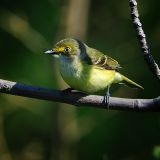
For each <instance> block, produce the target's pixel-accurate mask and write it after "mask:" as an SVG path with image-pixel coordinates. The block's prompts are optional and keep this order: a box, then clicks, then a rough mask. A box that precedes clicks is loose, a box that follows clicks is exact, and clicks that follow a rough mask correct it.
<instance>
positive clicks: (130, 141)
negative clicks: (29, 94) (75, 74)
mask: <svg viewBox="0 0 160 160" xmlns="http://www.w3.org/2000/svg"><path fill="white" fill-rule="evenodd" d="M71 3H72V0H70V1H69V0H62V1H60V0H46V1H44V0H39V1H36V0H32V1H31V0H24V1H20V0H15V1H11V0H1V1H0V78H2V79H8V80H13V81H18V82H21V83H26V84H32V85H37V86H44V87H49V88H65V87H67V86H66V85H65V86H64V83H63V82H62V80H61V78H60V76H59V74H58V69H57V66H56V64H55V63H54V60H53V59H52V58H51V57H50V56H46V55H44V54H43V52H44V51H45V50H46V49H49V48H50V47H51V46H52V44H53V43H55V42H57V40H60V39H62V38H64V37H65V36H66V35H67V36H70V34H69V33H67V34H66V31H65V27H66V26H65V24H67V19H66V16H65V14H67V13H68V12H69V6H70V5H71ZM159 6H160V1H158V0H152V1H145V0H141V1H138V8H139V13H140V18H141V20H142V24H143V28H144V30H145V33H146V35H147V40H148V43H149V45H150V48H151V52H152V54H153V56H154V58H155V60H156V61H157V63H159V62H160V56H159V50H160V45H159V43H160V20H159V16H160V14H159ZM78 8H79V6H78V0H77V6H75V8H73V10H74V11H75V14H76V11H77V9H78ZM129 11H130V10H129V4H128V1H126V0H121V1H119V0H108V1H106V0H92V1H90V3H89V6H88V16H87V20H86V23H87V25H85V27H86V28H85V29H86V32H84V34H83V36H80V35H78V36H77V37H76V38H80V39H83V40H84V41H85V42H86V43H87V44H88V45H89V46H92V47H94V48H97V49H99V50H101V51H103V52H104V53H106V54H108V55H110V56H111V57H113V58H115V59H117V60H118V61H119V63H120V64H121V65H122V67H123V68H122V69H121V72H122V73H123V74H125V75H126V76H128V77H129V78H131V79H132V80H134V81H136V82H137V83H139V84H141V85H142V86H143V87H144V88H145V89H144V91H142V90H133V89H130V88H128V87H126V86H120V85H115V86H113V87H112V91H111V95H112V96H117V97H130V98H131V97H132V98H154V97H158V96H159V89H160V85H159V82H158V80H157V79H156V78H155V77H154V76H153V75H152V73H151V72H150V71H149V69H148V67H147V65H146V64H145V62H144V60H143V55H142V53H141V51H140V47H139V43H138V41H137V38H136V33H135V31H134V29H133V26H132V22H131V18H130V12H129ZM81 12H83V10H82V11H81ZM81 16H82V15H79V17H81ZM82 18H83V17H82ZM81 25H82V23H81V21H78V23H77V26H81ZM66 28H67V27H66ZM80 28H82V27H80ZM78 33H79V32H78ZM71 35H72V34H71ZM75 36H76V35H75ZM159 65H160V63H159ZM62 83H63V84H62ZM61 84H62V85H61ZM0 159H1V160H22V159H23V160H81V159H86V160H89V159H92V160H117V159H119V160H142V159H143V160H151V159H160V114H159V113H142V112H141V113H136V112H118V111H108V110H101V109H95V108H76V107H74V106H69V107H68V105H65V104H59V103H52V102H47V101H41V100H35V99H30V98H24V97H18V96H11V95H5V94H0Z"/></svg>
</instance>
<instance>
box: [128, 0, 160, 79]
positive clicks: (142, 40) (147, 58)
mask: <svg viewBox="0 0 160 160" xmlns="http://www.w3.org/2000/svg"><path fill="white" fill-rule="evenodd" d="M129 4H130V8H131V17H132V22H133V25H134V27H135V30H136V32H137V35H138V40H139V42H140V46H141V49H142V51H143V54H144V59H145V61H146V63H147V64H148V66H149V68H150V70H151V71H152V73H153V74H154V75H155V76H156V77H157V78H158V79H160V69H159V67H158V64H157V63H156V62H155V60H154V58H153V56H152V55H151V53H150V50H149V47H148V44H147V41H146V35H145V33H144V31H143V29H142V23H141V22H140V19H139V14H138V9H137V2H136V0H129Z"/></svg>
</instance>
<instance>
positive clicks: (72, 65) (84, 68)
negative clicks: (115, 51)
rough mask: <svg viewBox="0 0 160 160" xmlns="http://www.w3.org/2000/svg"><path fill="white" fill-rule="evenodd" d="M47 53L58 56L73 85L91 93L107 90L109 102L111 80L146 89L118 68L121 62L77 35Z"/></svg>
mask: <svg viewBox="0 0 160 160" xmlns="http://www.w3.org/2000/svg"><path fill="white" fill-rule="evenodd" d="M45 53H47V54H51V55H53V56H54V57H56V58H58V64H59V68H60V73H61V75H62V77H63V79H64V81H65V82H66V83H67V84H68V85H69V86H70V87H71V88H74V89H76V90H80V91H83V92H87V93H91V94H104V93H107V94H106V95H107V96H105V101H107V103H108V100H109V99H108V98H109V86H110V85H111V84H112V83H125V84H127V85H128V86H130V87H133V88H141V89H143V87H142V86H140V85H139V84H137V83H135V82H133V81H132V80H130V79H128V78H127V77H125V76H123V75H122V74H120V73H119V72H118V70H119V68H120V65H119V64H118V62H117V61H116V60H114V59H113V58H111V57H109V56H107V55H105V54H103V53H102V52H100V51H98V50H96V49H93V48H90V47H88V46H87V45H86V44H85V43H82V42H81V41H79V40H77V39H72V38H67V39H63V40H61V41H60V42H58V43H57V44H56V45H55V46H54V48H53V49H51V50H48V51H46V52H45ZM106 91H107V92H106Z"/></svg>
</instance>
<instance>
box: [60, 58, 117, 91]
mask: <svg viewBox="0 0 160 160" xmlns="http://www.w3.org/2000/svg"><path fill="white" fill-rule="evenodd" d="M60 72H61V75H62V78H63V79H64V81H65V82H66V83H67V84H68V85H69V86H70V87H72V88H74V89H77V90H81V91H84V92H87V93H98V92H101V91H103V90H105V89H106V87H107V86H108V85H110V84H111V83H113V81H114V78H115V71H114V70H103V69H100V68H97V67H95V66H93V65H88V64H82V63H81V62H79V61H74V62H72V63H71V62H70V61H67V60H65V61H64V60H63V61H61V62H60Z"/></svg>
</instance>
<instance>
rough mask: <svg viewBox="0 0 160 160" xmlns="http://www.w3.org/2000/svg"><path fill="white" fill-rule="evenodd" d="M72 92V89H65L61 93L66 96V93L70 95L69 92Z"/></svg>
mask: <svg viewBox="0 0 160 160" xmlns="http://www.w3.org/2000/svg"><path fill="white" fill-rule="evenodd" d="M73 90H74V89H73V88H66V89H64V90H62V92H63V93H64V94H67V93H70V92H71V91H73Z"/></svg>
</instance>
